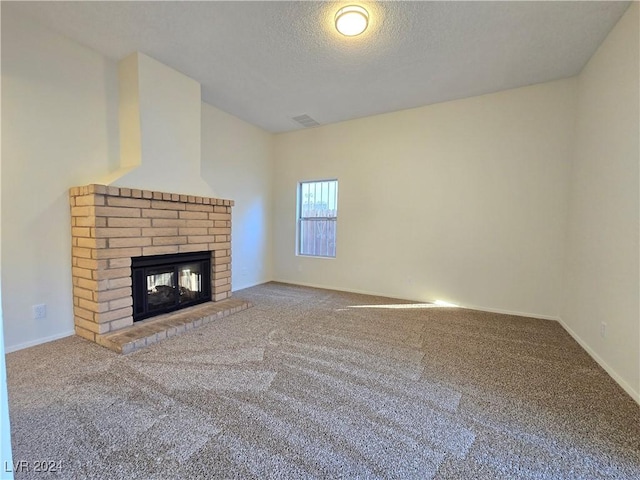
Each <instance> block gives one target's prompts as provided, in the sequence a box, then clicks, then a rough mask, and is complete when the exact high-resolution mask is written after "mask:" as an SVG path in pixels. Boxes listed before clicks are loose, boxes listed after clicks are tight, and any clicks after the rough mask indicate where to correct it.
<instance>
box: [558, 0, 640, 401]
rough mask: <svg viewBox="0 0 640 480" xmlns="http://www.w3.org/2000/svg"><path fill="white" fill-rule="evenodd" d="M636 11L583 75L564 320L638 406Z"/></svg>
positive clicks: (639, 199)
mask: <svg viewBox="0 0 640 480" xmlns="http://www.w3.org/2000/svg"><path fill="white" fill-rule="evenodd" d="M638 12H639V6H638V3H634V4H632V6H631V7H630V9H629V10H628V11H627V12H626V13H625V15H624V16H623V17H622V18H621V19H620V21H619V23H618V24H617V25H616V27H615V28H614V29H613V30H612V31H611V33H610V34H609V36H608V37H607V38H606V40H605V41H604V43H603V44H602V45H601V46H600V48H599V49H598V51H597V52H596V54H595V55H594V56H593V57H592V58H591V60H590V61H589V63H588V64H587V66H586V67H585V68H584V70H583V71H582V73H581V74H580V76H579V81H578V109H577V123H576V142H575V151H574V156H573V166H572V171H571V193H570V208H569V212H570V213H569V222H568V234H567V245H566V249H567V263H566V279H565V289H564V290H565V295H564V302H563V308H562V315H561V316H562V320H563V322H564V324H565V326H566V328H567V329H569V330H570V331H571V332H572V333H573V334H574V336H575V337H576V338H577V339H578V340H579V341H580V342H581V343H582V345H583V346H584V347H585V348H586V349H587V350H588V351H589V352H590V353H591V354H592V355H593V356H594V357H595V358H596V359H597V360H598V361H599V362H600V363H601V365H602V366H603V367H604V368H605V369H606V370H607V371H608V372H609V374H611V375H612V376H613V377H614V378H615V379H616V380H617V381H618V382H619V383H620V384H621V385H622V386H623V387H624V388H625V389H626V390H627V391H628V392H629V393H630V394H631V395H632V396H634V398H635V399H636V401H638V402H640V300H639V297H640V281H639V278H640V274H639V271H638V269H639V262H640V258H639V251H640V242H639V228H640V225H639V218H640V206H639V205H640V196H639V174H640V173H639V159H640V151H639V149H638V138H639V136H640V123H639V116H640V112H639V107H638V105H639V102H640V98H639V93H638V92H639V90H640V81H639V79H640V68H639V66H638V57H639V54H640V53H639V47H638V45H639V42H640V39H639V24H640V19H639V13H638ZM601 322H605V323H606V324H607V327H606V337H605V338H602V337H601V336H600V324H601Z"/></svg>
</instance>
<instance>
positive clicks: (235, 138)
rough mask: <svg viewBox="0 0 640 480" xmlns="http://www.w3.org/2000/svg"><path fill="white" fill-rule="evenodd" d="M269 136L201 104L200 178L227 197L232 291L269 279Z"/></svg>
mask: <svg viewBox="0 0 640 480" xmlns="http://www.w3.org/2000/svg"><path fill="white" fill-rule="evenodd" d="M272 149H273V135H271V134H270V133H267V132H265V131H264V130H262V129H260V128H258V127H255V126H253V125H250V124H248V123H245V122H243V121H242V120H240V119H238V118H236V117H234V116H232V115H229V114H227V113H225V112H223V111H221V110H218V109H217V108H214V107H212V106H211V105H208V104H206V103H203V104H202V177H203V178H204V179H205V181H206V182H207V183H208V184H209V185H211V186H212V187H213V188H214V190H215V192H216V195H217V196H220V197H222V198H231V199H233V200H234V201H235V206H234V207H233V222H232V230H231V234H232V236H231V251H232V262H231V264H232V272H231V274H232V281H233V290H234V291H235V290H238V289H241V288H246V287H249V286H252V285H256V284H259V283H264V282H267V281H269V280H271V278H272V264H271V224H272V216H271V210H272V204H271V203H272V202H271V183H272V173H273V172H272V168H273V162H272V154H273V152H272Z"/></svg>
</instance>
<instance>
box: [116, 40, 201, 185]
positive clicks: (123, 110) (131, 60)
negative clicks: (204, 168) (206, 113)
mask: <svg viewBox="0 0 640 480" xmlns="http://www.w3.org/2000/svg"><path fill="white" fill-rule="evenodd" d="M118 77H119V83H120V104H119V116H120V154H121V161H120V164H121V167H122V170H121V171H119V172H117V173H116V175H115V178H113V179H110V180H112V181H107V182H105V183H108V184H112V185H115V186H135V187H136V188H140V189H143V190H156V191H158V190H160V191H167V192H189V193H190V194H195V195H203V196H210V195H211V194H212V191H211V188H210V187H209V186H208V185H207V184H206V183H205V182H204V181H203V180H202V178H201V176H200V162H201V158H200V152H201V108H202V100H201V94H200V84H199V83H198V82H197V81H195V80H193V79H192V78H190V77H188V76H186V75H184V74H182V73H180V72H178V71H177V70H174V69H172V68H170V67H168V66H166V65H164V64H162V63H160V62H158V61H157V60H154V59H153V58H151V57H148V56H146V55H143V54H142V53H139V52H136V53H133V54H131V55H130V56H128V57H126V58H125V59H123V60H121V61H120V63H119V65H118Z"/></svg>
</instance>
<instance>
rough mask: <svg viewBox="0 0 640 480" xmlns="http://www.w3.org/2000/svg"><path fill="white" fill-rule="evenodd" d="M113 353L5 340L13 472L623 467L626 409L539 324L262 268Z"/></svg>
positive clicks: (149, 474) (579, 471) (639, 458)
mask: <svg viewBox="0 0 640 480" xmlns="http://www.w3.org/2000/svg"><path fill="white" fill-rule="evenodd" d="M236 296H241V297H243V298H246V299H247V300H249V301H251V302H252V303H254V305H255V307H254V308H252V309H249V310H246V311H244V312H240V313H238V314H235V315H232V316H230V317H228V318H225V319H222V320H221V321H219V322H216V323H213V324H210V325H208V326H206V327H203V328H200V329H197V330H194V331H191V332H189V333H186V334H184V335H181V336H179V337H175V338H172V339H169V340H167V341H164V342H162V343H160V344H157V345H154V346H152V347H149V348H148V349H146V350H142V351H139V352H136V353H133V354H131V355H128V356H120V355H117V354H115V353H112V352H110V351H108V350H105V349H103V348H101V347H99V346H97V345H93V344H90V343H88V342H86V341H84V340H82V339H79V338H75V337H71V338H67V339H63V340H59V341H56V342H51V343H48V344H44V345H40V346H37V347H33V348H29V349H26V350H22V351H19V352H15V353H11V354H9V355H8V356H7V370H8V371H7V374H8V386H9V400H10V414H11V422H12V425H11V426H12V435H13V454H14V460H16V461H19V460H24V461H27V462H31V464H32V463H33V462H34V461H42V460H50V461H59V462H61V463H62V472H61V473H58V474H55V475H53V474H51V475H43V474H36V473H34V472H31V473H27V472H16V478H17V479H22V478H40V479H41V478H78V479H84V478H96V479H112V478H123V479H125V478H126V479H129V478H140V479H169V478H176V479H178V478H179V479H189V478H256V479H263V478H402V479H407V478H418V479H428V478H438V479H440V478H442V479H446V478H452V479H455V478H463V479H472V478H475V479H482V478H486V479H494V478H504V479H516V478H532V479H533V478H535V479H546V478H563V479H565V478H582V479H597V478H612V479H613V478H615V479H625V478H627V479H637V478H640V407H639V406H638V405H637V404H636V403H634V402H633V400H632V399H631V398H630V397H629V396H628V395H626V394H625V393H624V392H623V391H622V389H621V388H620V387H618V386H617V385H616V384H615V383H614V381H613V380H612V379H611V378H609V377H608V376H607V374H606V373H605V372H604V371H603V370H602V369H600V367H598V366H597V365H596V363H594V361H593V360H591V358H590V357H589V356H588V355H587V354H586V353H585V352H584V351H583V350H582V349H581V348H580V347H579V346H578V345H577V344H576V343H575V342H574V341H573V340H572V339H571V338H570V336H569V335H568V334H567V333H566V332H565V331H564V330H563V329H562V328H561V327H560V326H559V325H558V324H557V323H556V322H552V321H545V320H535V319H529V318H522V317H511V316H505V315H497V314H491V313H481V312H474V311H470V310H462V309H453V308H433V307H431V308H430V307H429V306H427V305H419V304H418V305H412V304H410V303H409V302H402V301H398V300H391V299H385V298H381V297H370V296H364V295H356V294H349V293H339V292H332V291H327V290H315V289H310V288H303V287H295V286H289V285H283V284H277V283H270V284H267V285H263V286H259V287H254V288H251V289H247V290H244V291H241V292H237V293H236Z"/></svg>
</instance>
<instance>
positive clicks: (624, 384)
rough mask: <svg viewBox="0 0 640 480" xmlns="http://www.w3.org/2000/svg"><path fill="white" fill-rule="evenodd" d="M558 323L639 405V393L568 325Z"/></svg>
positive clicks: (560, 321)
mask: <svg viewBox="0 0 640 480" xmlns="http://www.w3.org/2000/svg"><path fill="white" fill-rule="evenodd" d="M558 323H559V324H560V325H561V326H562V328H564V329H565V330H566V331H567V333H568V334H569V335H571V336H572V337H573V339H574V340H575V341H576V342H578V344H579V345H580V346H581V347H582V348H583V349H584V350H585V351H586V352H587V353H588V354H589V355H590V356H591V358H593V359H594V360H595V361H596V363H597V364H598V365H600V366H601V367H602V368H603V369H604V371H605V372H607V374H609V376H610V377H611V378H613V379H614V380H615V382H616V383H617V384H618V385H620V386H621V387H622V389H623V390H624V391H625V392H627V393H628V394H629V396H630V397H631V398H632V399H633V400H635V402H636V403H637V404H638V405H640V392H636V391H635V390H634V389H633V387H631V385H629V384H628V383H627V382H626V381H625V380H624V379H623V378H622V377H621V376H620V375H618V373H617V372H616V371H615V370H614V369H613V368H611V367H610V366H609V365H608V364H607V362H605V361H604V360H603V359H602V357H600V355H598V354H597V353H596V352H594V351H593V349H592V348H591V347H590V346H589V344H588V343H587V342H585V341H584V340H582V338H580V336H579V335H578V334H577V333H576V332H574V331H573V330H572V329H571V328H570V327H569V325H567V324H566V323H564V322H563V321H562V319H559V320H558Z"/></svg>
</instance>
